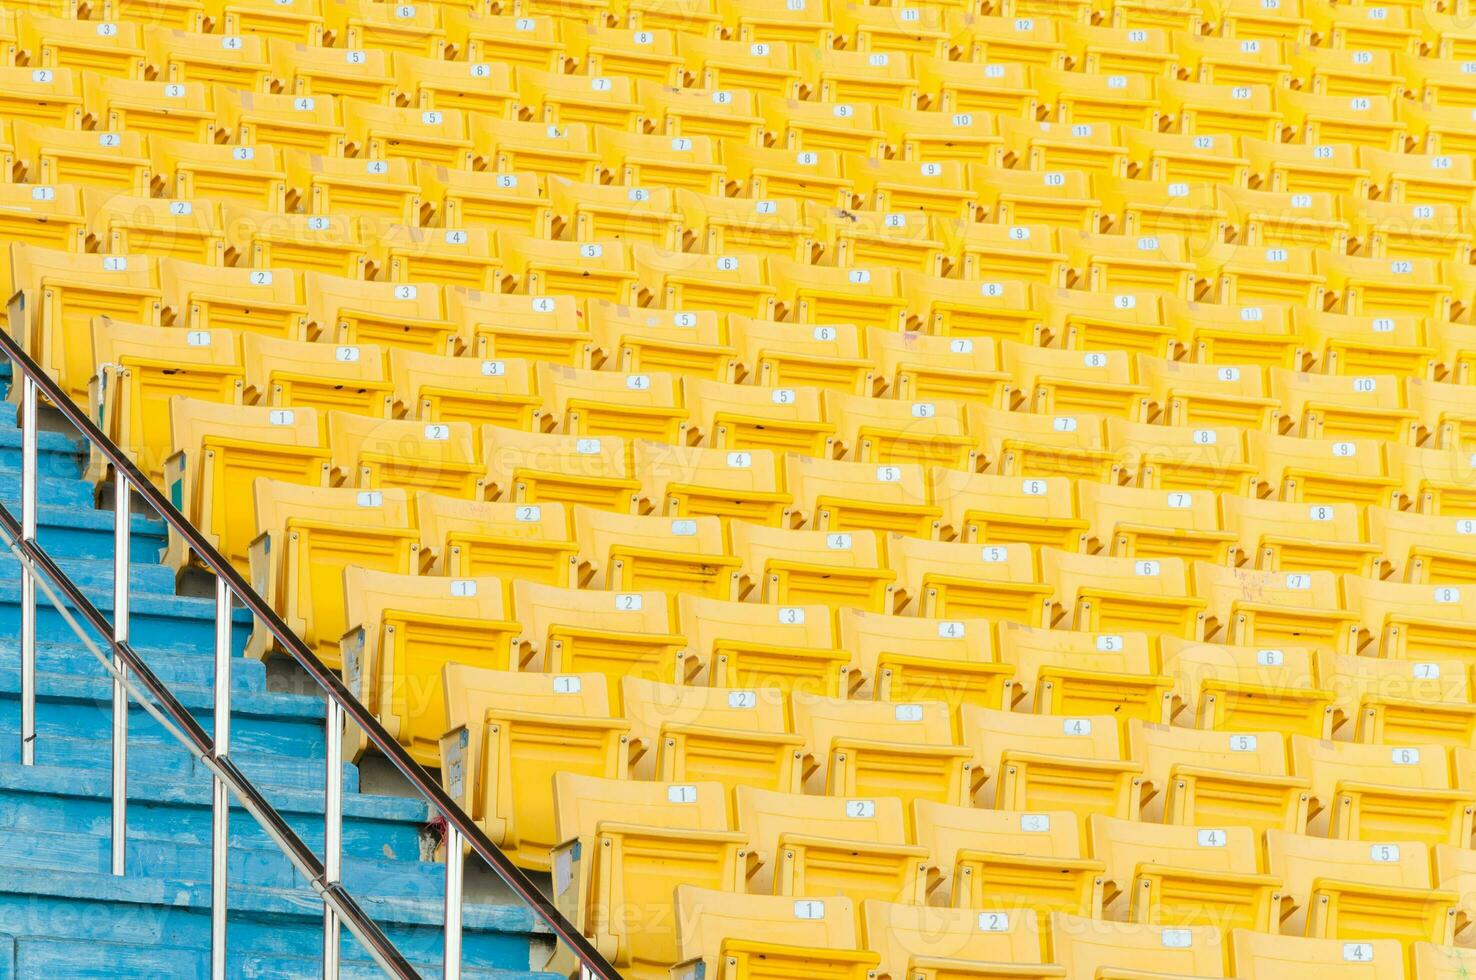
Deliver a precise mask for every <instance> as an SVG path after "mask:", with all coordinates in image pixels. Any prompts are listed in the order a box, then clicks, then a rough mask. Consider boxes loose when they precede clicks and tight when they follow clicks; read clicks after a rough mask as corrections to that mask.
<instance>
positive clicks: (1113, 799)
mask: <svg viewBox="0 0 1476 980" xmlns="http://www.w3.org/2000/svg"><path fill="white" fill-rule="evenodd" d="M961 723H962V728H961V730H962V741H963V743H964V744H965V745H967V746H969V748H970V749H972V750H973V752H974V765H975V769H976V771H977V777H978V778H987V779H988V780H989V782H990V784H991V785H987V786H986V787H985V790H984V798H985V799H986V800H989V799H991V798H992V799H993V801H994V807H995V808H996V809H1000V810H1048V811H1055V810H1068V811H1072V812H1073V813H1074V815H1075V817H1076V820H1077V823H1078V825H1079V827H1080V829H1081V831H1082V833H1083V834H1085V832H1086V829H1087V819H1088V817H1089V816H1090V814H1092V813H1105V814H1107V815H1109V816H1114V817H1120V818H1122V819H1130V818H1132V817H1134V816H1135V815H1136V813H1137V806H1138V800H1137V795H1138V794H1137V784H1138V782H1139V777H1140V776H1141V774H1142V771H1143V768H1142V766H1140V765H1139V764H1138V763H1136V762H1125V761H1123V760H1122V756H1121V745H1120V735H1119V726H1118V724H1117V722H1116V720H1115V719H1113V718H1112V717H1111V716H1107V715H1098V716H1091V717H1079V718H1072V717H1062V716H1059V715H1034V714H1023V713H1016V712H1009V711H994V710H990V709H987V708H978V707H974V706H965V707H964V708H963V710H962V715H961Z"/></svg>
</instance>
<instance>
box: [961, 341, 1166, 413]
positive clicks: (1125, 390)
mask: <svg viewBox="0 0 1476 980" xmlns="http://www.w3.org/2000/svg"><path fill="white" fill-rule="evenodd" d="M1000 349H1001V357H1000V364H1001V366H1002V367H1003V369H1004V372H1005V374H1006V375H1008V376H1009V377H1010V379H1011V382H1012V383H1011V385H1010V394H1011V395H1013V396H1015V397H1014V399H1013V400H1014V402H1015V405H1016V407H1017V408H1018V409H1019V410H1021V411H1027V412H1030V413H1032V414H1042V415H1054V414H1062V415H1067V414H1073V413H1078V412H1084V413H1098V414H1102V415H1115V416H1119V417H1122V418H1127V419H1136V418H1138V417H1139V414H1140V411H1141V403H1142V402H1143V401H1144V400H1145V398H1144V396H1145V395H1146V394H1147V393H1148V389H1147V388H1146V387H1145V386H1143V385H1139V384H1134V383H1133V381H1132V368H1131V361H1130V360H1129V358H1128V354H1127V352H1126V351H1123V350H1106V351H1100V350H1099V351H1081V350H1051V349H1047V348H1043V347H1027V346H1026V345H1024V344H1017V343H1014V342H1012V341H1005V342H1003V343H1002V344H1000ZM971 408H972V406H971ZM970 431H973V426H972V425H971V426H970Z"/></svg>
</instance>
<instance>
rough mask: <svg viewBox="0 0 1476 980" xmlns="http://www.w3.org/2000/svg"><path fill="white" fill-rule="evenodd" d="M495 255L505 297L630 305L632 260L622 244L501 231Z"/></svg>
mask: <svg viewBox="0 0 1476 980" xmlns="http://www.w3.org/2000/svg"><path fill="white" fill-rule="evenodd" d="M497 254H498V258H499V259H500V261H501V265H500V270H501V273H502V275H503V277H504V280H505V281H504V282H503V284H502V285H503V292H521V293H527V294H528V295H530V296H542V295H550V294H552V295H573V296H575V297H578V298H583V299H602V300H606V301H607V302H612V303H628V302H630V300H631V294H632V291H633V289H634V287H635V280H636V274H635V272H634V271H632V268H631V262H630V254H629V251H628V249H627V248H626V247H625V246H624V245H623V244H621V243H620V242H615V241H609V242H572V241H568V242H566V241H545V240H543V239H537V238H531V237H528V236H525V235H519V234H514V233H512V232H510V231H507V230H505V229H504V230H502V231H499V232H498V233H497ZM509 287H511V288H509Z"/></svg>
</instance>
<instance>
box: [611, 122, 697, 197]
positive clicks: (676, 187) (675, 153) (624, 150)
mask: <svg viewBox="0 0 1476 980" xmlns="http://www.w3.org/2000/svg"><path fill="white" fill-rule="evenodd" d="M595 146H596V148H597V149H598V150H599V152H600V155H601V157H602V158H603V161H604V162H603V163H602V164H601V170H602V172H603V175H604V176H606V177H607V178H610V179H611V180H612V182H614V183H618V184H623V185H625V186H626V187H628V188H640V187H659V188H663V189H666V190H670V191H676V192H678V201H679V202H680V191H682V190H686V191H689V192H695V193H697V194H715V193H718V192H720V191H721V190H722V187H723V183H724V171H723V166H722V164H721V163H719V162H717V153H716V150H715V143H714V141H713V140H712V139H711V138H710V137H706V136H695V137H694V136H665V135H656V134H645V133H628V132H622V131H619V130H614V129H609V128H606V127H603V126H602V127H599V128H598V129H596V130H595ZM632 200H634V199H632Z"/></svg>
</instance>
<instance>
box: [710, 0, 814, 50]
mask: <svg viewBox="0 0 1476 980" xmlns="http://www.w3.org/2000/svg"><path fill="white" fill-rule="evenodd" d="M724 24H725V26H726V27H728V28H729V33H736V36H737V38H738V40H740V41H750V42H752V41H760V42H764V41H767V42H771V43H788V44H813V45H817V46H819V47H826V48H828V47H830V45H831V41H832V40H833V39H834V37H835V25H834V24H833V23H832V22H831V21H830V20H829V18H828V16H827V14H826V4H822V3H814V2H813V0H810V2H807V0H798V2H797V3H793V4H791V3H788V2H784V3H780V2H779V0H756V2H755V3H752V4H747V5H745V6H743V7H741V8H733V9H731V10H730V11H728V12H727V15H726V17H725V20H724Z"/></svg>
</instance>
